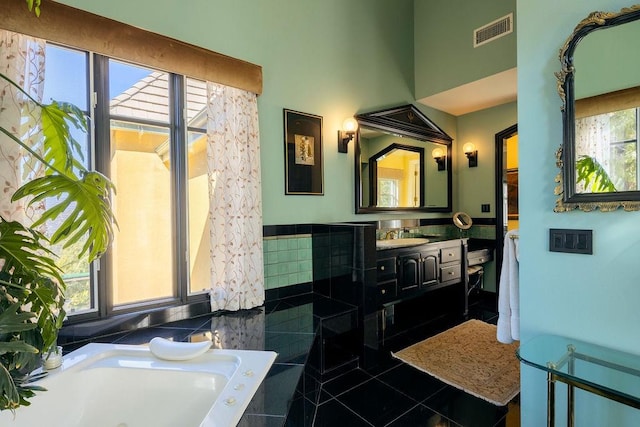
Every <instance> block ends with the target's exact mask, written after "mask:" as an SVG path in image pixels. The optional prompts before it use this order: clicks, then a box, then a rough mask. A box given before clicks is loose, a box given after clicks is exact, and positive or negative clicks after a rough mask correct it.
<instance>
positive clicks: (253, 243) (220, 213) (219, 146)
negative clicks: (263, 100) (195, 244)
mask: <svg viewBox="0 0 640 427" xmlns="http://www.w3.org/2000/svg"><path fill="white" fill-rule="evenodd" d="M207 99H208V102H207V167H208V175H209V222H210V225H211V227H210V230H211V231H210V238H211V239H210V244H211V246H210V248H211V249H210V257H211V274H210V277H211V279H210V280H211V310H212V311H216V310H240V309H247V308H252V307H256V306H259V305H262V303H263V302H264V264H263V253H262V194H261V182H260V139H259V132H258V102H257V95H255V94H253V93H251V92H247V91H244V90H240V89H235V88H232V87H228V86H223V85H220V84H216V83H210V82H208V83H207Z"/></svg>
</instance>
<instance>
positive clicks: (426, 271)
mask: <svg viewBox="0 0 640 427" xmlns="http://www.w3.org/2000/svg"><path fill="white" fill-rule="evenodd" d="M421 267H422V268H421V269H422V286H429V285H435V284H437V283H438V252H423V253H422V258H421Z"/></svg>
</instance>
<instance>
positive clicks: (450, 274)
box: [448, 271, 456, 276]
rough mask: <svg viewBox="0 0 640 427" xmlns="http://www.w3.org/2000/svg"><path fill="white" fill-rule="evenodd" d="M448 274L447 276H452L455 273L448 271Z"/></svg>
mask: <svg viewBox="0 0 640 427" xmlns="http://www.w3.org/2000/svg"><path fill="white" fill-rule="evenodd" d="M448 274H449V276H453V275H454V274H456V273H454V272H453V271H450V272H449V273H448Z"/></svg>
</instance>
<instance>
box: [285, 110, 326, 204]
mask: <svg viewBox="0 0 640 427" xmlns="http://www.w3.org/2000/svg"><path fill="white" fill-rule="evenodd" d="M284 157H285V174H284V182H285V184H284V194H299V195H315V196H322V195H324V174H323V171H322V168H323V165H322V117H321V116H316V115H313V114H307V113H301V112H299V111H293V110H287V109H286V108H285V109H284Z"/></svg>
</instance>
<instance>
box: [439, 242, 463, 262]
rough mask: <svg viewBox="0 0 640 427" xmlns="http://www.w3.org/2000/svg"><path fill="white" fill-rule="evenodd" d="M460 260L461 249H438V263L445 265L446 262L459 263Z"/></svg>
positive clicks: (457, 247)
mask: <svg viewBox="0 0 640 427" xmlns="http://www.w3.org/2000/svg"><path fill="white" fill-rule="evenodd" d="M461 259H462V247H461V246H456V247H451V248H442V249H440V262H441V263H442V264H445V263H447V262H453V261H458V262H459V261H460V260H461Z"/></svg>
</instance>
